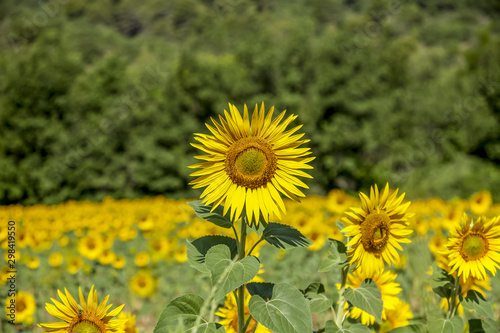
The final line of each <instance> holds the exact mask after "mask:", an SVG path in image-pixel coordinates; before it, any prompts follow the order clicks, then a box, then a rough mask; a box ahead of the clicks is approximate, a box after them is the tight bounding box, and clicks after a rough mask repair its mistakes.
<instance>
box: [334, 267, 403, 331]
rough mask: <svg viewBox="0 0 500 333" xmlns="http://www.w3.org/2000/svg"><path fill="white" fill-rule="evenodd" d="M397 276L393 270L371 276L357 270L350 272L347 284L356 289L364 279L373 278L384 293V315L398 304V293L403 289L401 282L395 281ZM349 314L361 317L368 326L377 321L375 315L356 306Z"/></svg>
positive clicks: (355, 317) (338, 286)
mask: <svg viewBox="0 0 500 333" xmlns="http://www.w3.org/2000/svg"><path fill="white" fill-rule="evenodd" d="M396 277H397V274H396V273H393V272H391V271H385V272H380V273H377V274H375V275H371V276H370V275H367V274H364V273H363V272H362V271H359V270H356V271H354V272H353V274H349V275H348V276H347V285H346V286H347V287H351V288H353V289H355V288H358V287H359V286H360V285H361V283H362V282H363V281H364V280H366V279H370V278H371V279H372V280H373V282H375V284H376V285H377V287H378V289H380V293H381V294H382V301H383V302H384V309H383V312H382V317H383V316H384V313H385V312H386V311H387V310H394V307H396V305H397V304H398V300H399V299H398V296H397V295H398V294H399V293H400V292H401V290H402V289H401V287H400V286H399V283H397V282H394V280H396ZM337 288H340V284H338V285H337ZM346 306H347V304H346ZM346 309H347V307H346ZM349 315H350V316H351V317H352V318H354V319H357V318H359V317H361V323H363V324H364V325H367V326H368V325H372V324H373V323H374V322H375V317H374V316H372V315H370V314H368V313H367V312H365V311H363V310H361V309H359V308H356V307H354V308H352V310H351V312H350V313H349Z"/></svg>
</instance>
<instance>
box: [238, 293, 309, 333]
mask: <svg viewBox="0 0 500 333" xmlns="http://www.w3.org/2000/svg"><path fill="white" fill-rule="evenodd" d="M248 308H249V309H250V314H251V315H252V316H253V317H254V318H255V319H256V320H257V321H258V322H259V323H261V324H263V325H264V326H265V327H267V328H269V329H270V330H271V331H272V332H274V333H305V332H312V330H313V327H312V318H311V311H310V309H309V304H308V302H307V300H306V299H305V297H304V295H303V294H302V293H301V292H300V291H299V290H298V289H297V288H295V287H294V286H292V285H290V284H288V283H278V284H277V285H275V286H274V288H273V297H272V298H271V300H270V301H268V302H266V301H265V300H264V299H263V298H262V297H260V296H259V295H253V296H252V298H251V299H250V302H249V304H248Z"/></svg>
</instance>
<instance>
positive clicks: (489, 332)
mask: <svg viewBox="0 0 500 333" xmlns="http://www.w3.org/2000/svg"><path fill="white" fill-rule="evenodd" d="M495 327H497V324H496V323H495V322H494V321H493V319H491V318H486V319H469V332H470V333H497V332H498V330H497V329H496V328H495Z"/></svg>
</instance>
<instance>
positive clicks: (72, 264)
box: [67, 256, 83, 274]
mask: <svg viewBox="0 0 500 333" xmlns="http://www.w3.org/2000/svg"><path fill="white" fill-rule="evenodd" d="M82 266H83V260H82V258H80V257H76V256H74V257H71V258H69V259H68V266H67V268H68V272H70V273H71V274H75V273H76V272H78V270H79V269H80V268H82Z"/></svg>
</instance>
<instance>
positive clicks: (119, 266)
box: [112, 256, 127, 269]
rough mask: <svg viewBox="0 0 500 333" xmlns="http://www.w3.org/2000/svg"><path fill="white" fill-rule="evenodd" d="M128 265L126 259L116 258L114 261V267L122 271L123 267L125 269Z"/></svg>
mask: <svg viewBox="0 0 500 333" xmlns="http://www.w3.org/2000/svg"><path fill="white" fill-rule="evenodd" d="M126 263H127V261H126V260H125V258H124V257H122V256H115V260H114V261H113V263H112V265H113V267H114V268H116V269H122V268H123V267H125V264H126Z"/></svg>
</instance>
